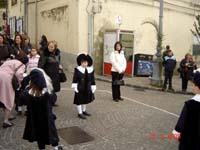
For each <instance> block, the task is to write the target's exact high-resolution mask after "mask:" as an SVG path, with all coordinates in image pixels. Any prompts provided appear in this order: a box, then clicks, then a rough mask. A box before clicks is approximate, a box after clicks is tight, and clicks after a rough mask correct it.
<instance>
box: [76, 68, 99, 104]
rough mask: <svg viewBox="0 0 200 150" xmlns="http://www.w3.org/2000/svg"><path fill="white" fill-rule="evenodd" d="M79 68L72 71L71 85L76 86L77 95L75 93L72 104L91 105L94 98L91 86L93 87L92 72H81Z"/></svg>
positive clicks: (93, 78)
mask: <svg viewBox="0 0 200 150" xmlns="http://www.w3.org/2000/svg"><path fill="white" fill-rule="evenodd" d="M78 68H79V67H77V68H75V69H74V77H73V84H77V89H78V93H76V92H75V95H74V104H76V105H82V104H88V103H91V102H92V101H93V100H94V99H95V98H94V94H93V93H92V89H91V86H92V85H95V77H94V70H92V71H90V72H88V69H86V70H85V72H84V73H83V72H81V71H80V70H79V69H78Z"/></svg>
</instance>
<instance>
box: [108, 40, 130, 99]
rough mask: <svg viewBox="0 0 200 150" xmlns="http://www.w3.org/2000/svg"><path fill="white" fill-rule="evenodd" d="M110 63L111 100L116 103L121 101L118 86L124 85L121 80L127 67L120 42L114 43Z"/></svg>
mask: <svg viewBox="0 0 200 150" xmlns="http://www.w3.org/2000/svg"><path fill="white" fill-rule="evenodd" d="M110 61H111V64H112V68H111V74H112V98H113V100H114V101H115V102H118V101H119V100H123V98H122V97H121V92H120V85H123V84H124V82H123V80H122V79H123V76H124V72H125V70H126V65H127V62H126V58H125V56H124V51H123V50H122V44H121V43H120V42H116V43H115V45H114V51H113V52H112V53H111V55H110Z"/></svg>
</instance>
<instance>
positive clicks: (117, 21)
mask: <svg viewBox="0 0 200 150" xmlns="http://www.w3.org/2000/svg"><path fill="white" fill-rule="evenodd" d="M115 22H116V23H117V24H118V25H121V24H122V17H121V16H119V15H118V16H116V18H115Z"/></svg>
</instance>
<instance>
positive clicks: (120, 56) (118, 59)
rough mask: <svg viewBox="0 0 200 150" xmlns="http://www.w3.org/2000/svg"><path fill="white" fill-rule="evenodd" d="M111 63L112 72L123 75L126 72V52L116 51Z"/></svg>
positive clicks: (111, 57)
mask: <svg viewBox="0 0 200 150" xmlns="http://www.w3.org/2000/svg"><path fill="white" fill-rule="evenodd" d="M110 61H111V64H112V68H111V71H113V72H118V73H123V72H125V70H126V65H127V62H126V58H125V56H124V51H122V50H121V51H120V53H119V52H118V51H114V52H112V53H111V55H110Z"/></svg>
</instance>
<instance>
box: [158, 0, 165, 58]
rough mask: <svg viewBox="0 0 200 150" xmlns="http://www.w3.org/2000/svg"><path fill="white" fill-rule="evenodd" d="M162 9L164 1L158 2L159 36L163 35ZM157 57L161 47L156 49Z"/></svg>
mask: <svg viewBox="0 0 200 150" xmlns="http://www.w3.org/2000/svg"><path fill="white" fill-rule="evenodd" d="M163 7H164V0H160V13H159V34H160V35H161V36H162V34H163ZM157 54H158V56H160V55H161V47H158V48H157Z"/></svg>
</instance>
